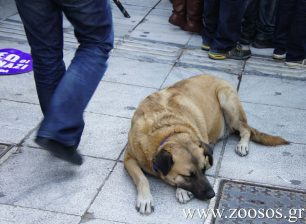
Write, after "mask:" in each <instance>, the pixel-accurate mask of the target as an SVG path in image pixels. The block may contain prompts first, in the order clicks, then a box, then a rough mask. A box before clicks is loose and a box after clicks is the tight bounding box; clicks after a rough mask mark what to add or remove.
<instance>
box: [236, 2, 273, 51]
mask: <svg viewBox="0 0 306 224" xmlns="http://www.w3.org/2000/svg"><path fill="white" fill-rule="evenodd" d="M278 1H279V0H248V1H245V3H244V4H246V10H245V13H244V16H243V19H242V32H241V37H240V42H241V43H242V44H251V43H252V46H253V47H255V48H272V47H273V36H274V31H275V20H276V11H277V6H278Z"/></svg>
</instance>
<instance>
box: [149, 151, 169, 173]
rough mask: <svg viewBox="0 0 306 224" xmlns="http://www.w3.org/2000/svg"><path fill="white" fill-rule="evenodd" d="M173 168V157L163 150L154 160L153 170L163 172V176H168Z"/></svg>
mask: <svg viewBox="0 0 306 224" xmlns="http://www.w3.org/2000/svg"><path fill="white" fill-rule="evenodd" d="M172 166H173V159H172V155H171V154H170V153H169V152H168V151H166V150H164V149H161V150H160V151H159V152H158V153H157V155H156V156H155V158H154V159H153V169H154V170H156V171H157V170H158V171H161V172H162V173H163V175H164V176H166V175H167V174H168V173H169V171H170V170H171V167H172Z"/></svg>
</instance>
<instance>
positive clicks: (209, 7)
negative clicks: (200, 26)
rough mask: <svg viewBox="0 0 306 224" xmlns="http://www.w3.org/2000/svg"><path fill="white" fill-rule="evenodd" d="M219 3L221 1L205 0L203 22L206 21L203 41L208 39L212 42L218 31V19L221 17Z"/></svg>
mask: <svg viewBox="0 0 306 224" xmlns="http://www.w3.org/2000/svg"><path fill="white" fill-rule="evenodd" d="M219 3H220V0H204V4H203V6H204V8H203V20H204V32H203V37H202V38H203V39H204V38H206V40H207V41H208V42H211V41H212V40H213V39H214V37H215V33H216V30H217V25H218V17H219Z"/></svg>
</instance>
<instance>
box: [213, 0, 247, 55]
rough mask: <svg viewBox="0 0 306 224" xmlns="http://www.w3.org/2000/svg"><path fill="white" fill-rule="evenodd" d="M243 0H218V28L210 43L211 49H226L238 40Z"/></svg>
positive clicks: (230, 47)
mask: <svg viewBox="0 0 306 224" xmlns="http://www.w3.org/2000/svg"><path fill="white" fill-rule="evenodd" d="M242 12H243V0H222V1H220V8H219V20H218V28H217V32H216V36H215V39H214V41H213V43H212V45H211V49H212V50H213V51H228V50H230V49H232V48H233V47H234V46H235V45H236V43H237V42H238V41H239V38H240V33H241V19H242Z"/></svg>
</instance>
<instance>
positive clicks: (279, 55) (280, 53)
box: [272, 48, 287, 60]
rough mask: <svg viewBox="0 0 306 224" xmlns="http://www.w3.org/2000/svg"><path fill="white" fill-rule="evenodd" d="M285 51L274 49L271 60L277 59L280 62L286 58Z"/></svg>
mask: <svg viewBox="0 0 306 224" xmlns="http://www.w3.org/2000/svg"><path fill="white" fill-rule="evenodd" d="M286 53H287V51H286V49H282V48H275V49H274V51H273V55H272V58H273V59H277V60H282V59H285V58H286Z"/></svg>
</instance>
